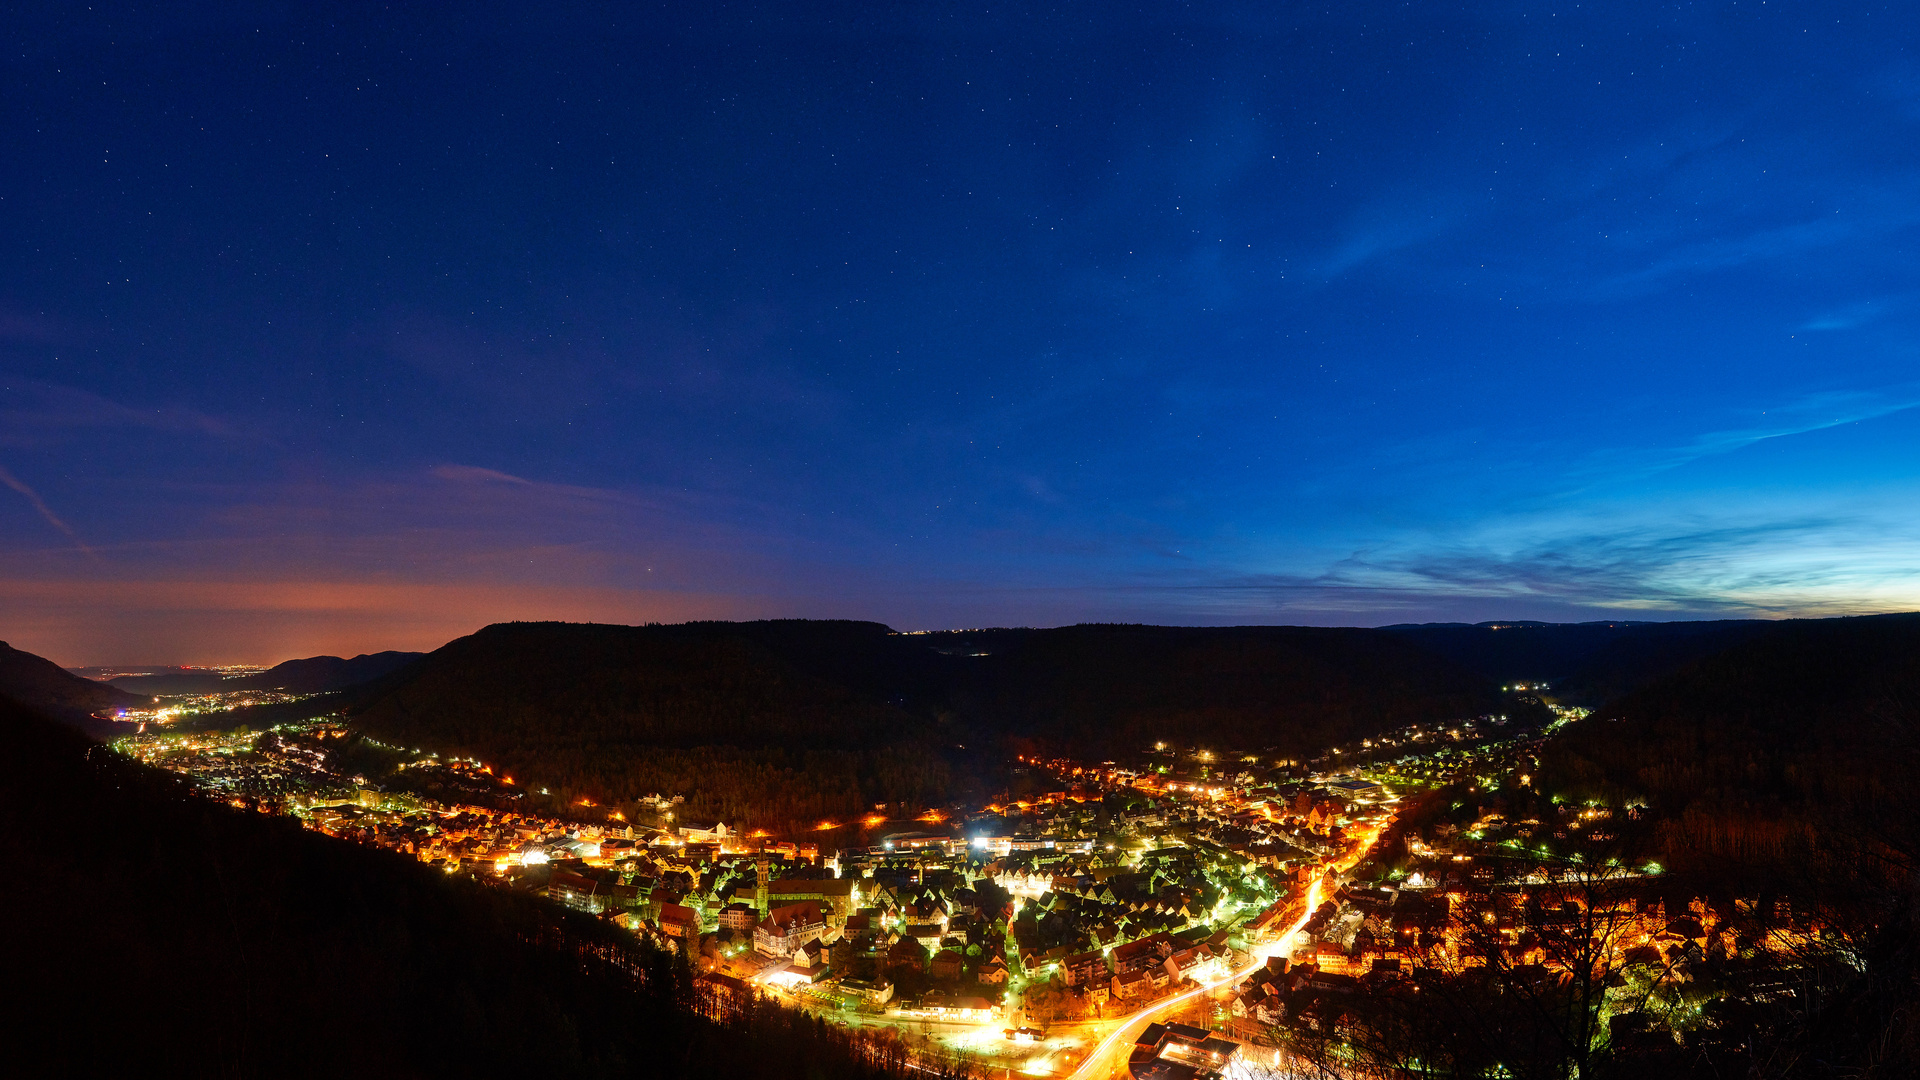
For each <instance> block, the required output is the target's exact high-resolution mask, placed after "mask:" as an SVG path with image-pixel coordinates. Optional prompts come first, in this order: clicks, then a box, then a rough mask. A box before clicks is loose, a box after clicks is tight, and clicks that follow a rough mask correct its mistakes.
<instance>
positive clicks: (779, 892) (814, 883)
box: [767, 878, 859, 926]
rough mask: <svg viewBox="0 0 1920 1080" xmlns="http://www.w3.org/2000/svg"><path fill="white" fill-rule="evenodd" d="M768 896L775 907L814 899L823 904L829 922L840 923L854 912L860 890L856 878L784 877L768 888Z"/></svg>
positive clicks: (822, 908) (836, 924)
mask: <svg viewBox="0 0 1920 1080" xmlns="http://www.w3.org/2000/svg"><path fill="white" fill-rule="evenodd" d="M767 898H768V900H767V902H768V904H769V905H770V906H772V907H785V906H786V905H788V904H798V903H802V902H804V901H808V900H811V901H813V902H814V903H816V904H818V905H820V911H821V912H822V914H824V915H825V916H826V920H827V923H828V925H831V926H839V925H841V924H843V923H845V922H846V919H847V916H848V915H851V914H852V913H853V910H854V903H855V901H857V900H858V899H859V891H858V889H857V888H856V887H855V882H854V879H852V878H782V879H781V880H779V881H776V882H774V883H772V884H771V885H769V886H768V887H767Z"/></svg>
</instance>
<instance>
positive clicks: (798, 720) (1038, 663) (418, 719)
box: [350, 621, 1495, 827]
mask: <svg viewBox="0 0 1920 1080" xmlns="http://www.w3.org/2000/svg"><path fill="white" fill-rule="evenodd" d="M1494 700H1495V699H1494V696H1493V695H1492V693H1490V692H1489V688H1488V686H1487V684H1486V682H1485V680H1482V679H1479V678H1477V677H1475V676H1472V675H1468V674H1464V673H1462V672H1460V671H1459V670H1457V669H1456V668H1453V667H1451V666H1450V665H1448V664H1447V663H1446V662H1445V661H1443V660H1440V659H1438V658H1435V657H1434V656H1432V655H1430V654H1428V653H1425V652H1423V651H1422V650H1420V649H1419V648H1417V647H1415V646H1414V645H1412V644H1410V643H1408V642H1406V641H1404V640H1402V639H1401V638H1399V637H1397V636H1395V635H1392V634H1387V633H1383V632H1379V631H1372V630H1324V629H1312V628H1300V627H1246V628H1226V629H1192V628H1169V627H1144V626H1075V627H1064V628H1060V629H1056V630H993V631H978V632H968V633H942V634H895V633H893V632H892V631H890V630H888V629H887V628H886V627H884V626H881V625H879V624H876V623H854V622H804V621H776V622H758V623H689V624H685V625H680V626H644V627H625V626H589V625H569V624H556V623H540V624H506V625H500V626H491V627H488V628H486V629H484V630H482V631H480V632H479V633H477V634H474V635H472V636H470V637H466V638H462V639H460V640H459V641H456V642H453V643H451V644H449V645H447V646H446V647H445V648H442V649H440V650H439V651H437V652H435V653H432V654H430V655H429V656H428V657H426V658H425V659H423V660H421V661H420V662H418V663H417V664H414V665H411V666H409V667H407V668H405V669H403V670H401V671H399V672H396V673H395V674H394V675H392V676H389V677H388V678H386V679H384V680H380V681H379V682H376V683H374V684H372V685H370V686H368V687H366V688H365V689H364V691H363V692H361V693H360V694H359V695H357V697H356V703H355V704H353V705H352V706H351V707H350V712H351V715H352V716H353V718H354V720H355V722H356V723H358V724H359V725H361V726H362V727H364V728H365V729H366V730H367V731H369V732H370V733H372V734H374V735H375V736H376V737H380V738H383V739H388V740H391V741H395V742H399V743H402V744H404V745H408V746H420V747H431V748H433V749H436V750H442V751H452V752H456V753H466V754H472V755H475V756H478V757H481V758H483V759H484V760H486V761H488V762H490V763H493V764H496V765H498V766H502V767H504V768H506V769H508V770H511V771H512V772H513V773H514V774H515V775H520V776H523V777H530V778H533V779H534V780H535V781H536V782H537V783H539V784H541V785H542V786H549V787H554V788H562V789H565V791H566V793H567V794H575V793H577V794H581V795H586V796H589V797H592V798H594V799H595V800H596V801H619V800H626V799H632V798H637V797H639V796H642V795H646V794H650V793H654V792H661V793H673V792H680V793H685V794H687V795H688V796H689V798H691V799H694V800H695V806H694V807H692V808H690V810H689V813H693V814H696V815H700V816H718V817H723V818H726V819H728V820H730V821H736V822H738V821H743V820H744V821H750V822H752V823H754V824H764V825H768V826H770V827H785V826H789V825H792V824H793V823H797V822H802V821H809V820H814V819H821V818H837V817H843V816H846V815H851V814H856V813H859V812H861V811H862V810H864V809H866V808H867V807H868V806H869V805H871V804H875V803H882V802H910V803H918V804H920V805H927V804H929V803H933V802H938V801H940V800H942V799H945V798H947V797H950V796H952V795H954V794H956V791H955V784H956V782H957V778H958V777H961V776H963V775H964V774H965V773H966V772H967V770H966V769H965V768H963V767H960V766H959V762H958V758H959V757H961V756H967V755H973V754H979V753H982V752H989V751H990V752H992V754H993V755H995V756H997V755H998V753H999V751H1001V750H1003V749H1005V748H1006V746H1007V745H1008V740H1019V741H1021V744H1022V745H1028V746H1031V745H1036V744H1039V745H1046V746H1050V747H1052V748H1055V749H1058V750H1061V751H1064V752H1068V753H1076V754H1090V755H1096V756H1103V755H1107V754H1113V753H1120V752H1125V751H1130V750H1137V749H1140V748H1143V747H1145V746H1148V745H1150V744H1151V743H1153V742H1154V741H1155V740H1158V739H1176V740H1180V741H1183V742H1214V743H1217V744H1220V745H1229V746H1247V747H1269V746H1270V747H1276V748H1279V749H1280V750H1281V751H1282V752H1288V753H1298V752H1304V751H1308V750H1312V751H1315V752H1317V751H1318V750H1319V749H1320V748H1322V747H1323V746H1324V745H1325V744H1326V743H1327V742H1329V741H1332V740H1335V739H1344V738H1347V737H1349V736H1352V735H1356V734H1361V733H1367V732H1372V731H1378V730H1381V729H1384V728H1387V727H1391V726H1394V725H1397V724H1401V723H1405V722H1408V721H1411V720H1420V719H1438V718H1447V717H1457V716H1463V715H1471V714H1473V713H1476V712H1480V711H1484V710H1486V709H1488V708H1491V707H1493V704H1494Z"/></svg>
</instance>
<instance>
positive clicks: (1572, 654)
mask: <svg viewBox="0 0 1920 1080" xmlns="http://www.w3.org/2000/svg"><path fill="white" fill-rule="evenodd" d="M1771 625H1773V624H1772V623H1771V622H1768V621H1764V620H1757V619H1723V620H1716V621H1707V622H1665V623H1658V622H1629V621H1613V622H1585V623H1542V622H1485V623H1476V624H1473V625H1468V624H1466V623H1423V624H1403V625H1399V626H1389V627H1383V628H1382V629H1385V630H1387V631H1390V632H1392V633H1395V634H1399V635H1401V636H1403V637H1405V638H1406V639H1407V640H1409V641H1412V642H1414V643H1415V644H1417V645H1419V646H1420V647H1421V648H1423V649H1426V650H1428V651H1429V652H1432V653H1435V654H1436V655H1439V656H1442V657H1445V658H1446V659H1448V660H1451V661H1452V662H1454V663H1456V664H1458V665H1460V666H1461V667H1463V668H1465V669H1467V670H1468V671H1471V672H1473V673H1474V674H1476V675H1479V676H1482V677H1483V678H1487V679H1491V680H1493V681H1495V682H1498V683H1501V684H1508V683H1514V682H1548V683H1551V684H1552V686H1553V692H1554V694H1555V696H1556V697H1560V698H1564V699H1566V700H1568V701H1571V702H1574V703H1576V704H1582V705H1587V706H1590V707H1591V706H1595V705H1599V704H1601V703H1602V702H1605V701H1607V700H1609V699H1611V698H1614V697H1617V696H1619V695H1621V694H1624V693H1627V692H1629V691H1631V690H1634V689H1637V688H1638V687H1641V686H1644V685H1646V684H1647V683H1648V682H1649V681H1651V680H1653V679H1656V678H1658V677H1659V676H1661V675H1664V674H1667V673H1669V672H1672V671H1676V670H1678V669H1679V668H1681V667H1683V666H1684V665H1686V664H1687V663H1689V662H1691V661H1693V660H1696V659H1699V658H1700V657H1703V656H1708V655H1711V654H1713V653H1716V652H1719V651H1721V650H1722V649H1726V648H1730V647H1732V646H1734V645H1737V644H1739V643H1740V642H1742V641H1747V640H1750V639H1752V638H1753V637H1755V636H1757V635H1759V634H1762V633H1764V632H1765V631H1766V629H1767V627H1769V626H1771Z"/></svg>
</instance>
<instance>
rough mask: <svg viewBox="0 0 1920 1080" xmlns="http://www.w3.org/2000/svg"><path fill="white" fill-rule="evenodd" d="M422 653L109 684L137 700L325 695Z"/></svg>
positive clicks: (316, 659)
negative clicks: (234, 693)
mask: <svg viewBox="0 0 1920 1080" xmlns="http://www.w3.org/2000/svg"><path fill="white" fill-rule="evenodd" d="M423 655H425V654H423V653H414V652H378V653H365V654H362V655H360V656H355V657H353V658H351V659H343V658H341V657H338V656H310V657H307V658H306V659H304V660H288V661H286V662H284V663H281V664H276V665H274V666H273V667H271V668H268V669H267V670H265V671H263V672H260V673H259V674H257V675H244V676H239V677H237V678H228V677H224V676H222V675H221V674H220V673H219V672H217V671H206V670H198V669H196V670H184V669H183V670H176V671H164V672H159V673H156V674H152V675H120V676H116V677H115V678H111V679H107V680H105V681H106V682H108V683H110V684H112V685H114V686H117V687H119V688H121V689H122V690H128V691H132V692H134V693H137V694H145V695H148V696H156V695H163V694H211V693H217V692H219V691H222V690H283V691H286V692H287V693H292V694H326V693H331V692H333V691H336V690H346V689H348V688H350V687H354V686H358V685H360V684H361V683H365V682H371V681H372V680H374V679H377V678H380V677H381V676H382V675H386V674H388V673H390V672H393V671H396V670H398V669H400V668H402V667H405V666H406V665H407V664H409V663H411V662H413V661H415V660H418V659H419V658H420V657H421V656H423Z"/></svg>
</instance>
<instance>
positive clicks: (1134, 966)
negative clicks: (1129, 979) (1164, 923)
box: [1113, 930, 1173, 975]
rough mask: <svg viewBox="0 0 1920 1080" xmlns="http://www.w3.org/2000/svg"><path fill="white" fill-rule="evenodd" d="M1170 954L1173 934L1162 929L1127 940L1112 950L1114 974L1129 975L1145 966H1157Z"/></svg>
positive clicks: (1143, 968)
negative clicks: (1133, 939)
mask: <svg viewBox="0 0 1920 1080" xmlns="http://www.w3.org/2000/svg"><path fill="white" fill-rule="evenodd" d="M1171 955H1173V936H1172V935H1171V934H1168V933H1167V932H1166V931H1164V930H1163V931H1161V932H1159V933H1157V934H1151V935H1149V936H1147V937H1143V938H1141V939H1139V940H1138V941H1129V942H1127V943H1126V944H1125V945H1122V946H1120V947H1119V948H1116V949H1114V950H1113V970H1114V974H1116V975H1131V974H1133V973H1134V972H1136V971H1142V970H1145V969H1146V968H1150V967H1158V966H1160V964H1161V962H1162V961H1164V960H1165V959H1166V958H1167V957H1169V956H1171Z"/></svg>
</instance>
